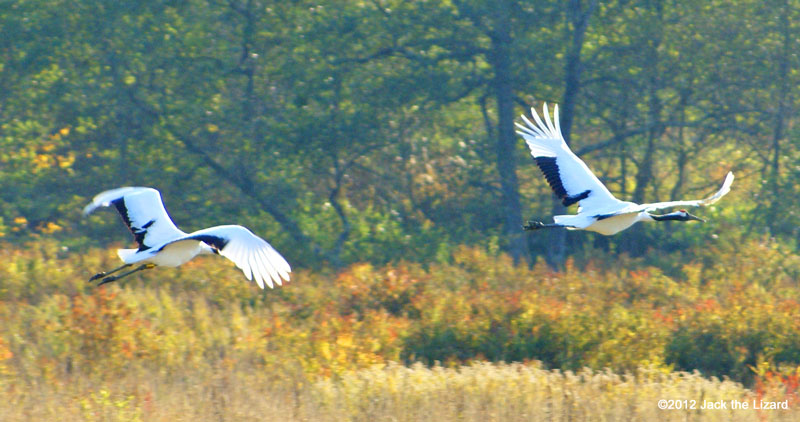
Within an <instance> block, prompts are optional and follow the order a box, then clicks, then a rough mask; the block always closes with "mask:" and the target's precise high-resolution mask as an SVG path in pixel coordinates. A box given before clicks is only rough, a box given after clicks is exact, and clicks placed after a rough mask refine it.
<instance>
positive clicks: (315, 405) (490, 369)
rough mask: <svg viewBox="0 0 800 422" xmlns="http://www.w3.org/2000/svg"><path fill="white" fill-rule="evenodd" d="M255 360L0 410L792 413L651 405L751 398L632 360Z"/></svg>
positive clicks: (90, 414)
mask: <svg viewBox="0 0 800 422" xmlns="http://www.w3.org/2000/svg"><path fill="white" fill-rule="evenodd" d="M253 369H254V368H226V367H225V365H218V366H217V367H216V368H214V369H212V370H209V371H203V370H199V371H197V372H186V373H174V374H165V373H131V374H127V375H126V376H123V377H121V378H119V379H115V380H111V381H106V382H102V383H93V382H89V381H88V380H87V379H82V378H74V379H70V380H69V381H68V382H65V383H63V384H61V385H44V384H36V383H34V384H30V385H20V384H17V385H16V386H14V387H10V386H8V385H6V386H5V387H4V389H3V390H2V392H3V393H2V400H0V420H2V421H7V422H16V421H51V420H52V421H55V420H58V421H64V422H71V421H154V422H160V421H165V422H166V421H169V422H178V421H271V420H275V421H323V422H324V421H365V422H366V421H387V422H390V421H391V422H401V421H476V422H478V421H512V422H513V421H623V420H624V421H655V420H659V421H686V420H691V421H795V420H800V407H798V406H797V405H796V403H795V402H794V400H793V398H792V397H786V396H785V394H784V391H783V390H782V388H781V387H780V386H778V385H775V386H772V387H774V388H773V389H771V390H769V391H767V392H766V393H765V395H764V396H763V397H762V398H761V399H762V400H789V405H790V409H789V410H761V411H759V410H752V409H748V410H733V409H730V404H728V407H729V409H727V410H699V409H695V410H685V409H684V410H660V409H659V408H658V401H659V400H661V399H672V400H688V401H691V400H696V401H698V403H697V407H699V406H700V405H701V404H702V401H703V400H707V401H718V400H723V401H725V402H728V403H729V402H730V401H731V400H740V401H752V400H754V399H756V394H755V393H754V392H753V391H750V390H748V389H745V388H744V387H742V386H741V385H740V384H738V383H734V382H730V381H719V380H716V379H711V380H709V379H706V378H703V377H701V376H699V375H696V374H688V373H665V372H663V371H661V370H656V369H646V368H643V369H639V370H638V371H636V372H635V373H630V374H625V375H619V374H615V373H612V372H610V371H604V372H602V371H601V372H598V371H592V370H589V369H586V370H583V371H580V372H577V373H573V372H561V371H557V370H545V369H542V368H541V367H540V366H539V365H537V364H535V363H532V364H502V363H500V364H491V363H474V364H471V365H467V366H461V367H457V368H444V367H433V368H428V367H425V366H422V365H419V364H418V365H414V366H412V367H407V366H403V365H399V364H389V365H385V366H383V365H381V366H380V367H379V366H376V367H374V368H368V369H363V370H359V371H352V372H346V373H344V374H343V375H341V376H337V377H330V378H320V379H318V380H316V381H311V382H309V381H306V380H305V379H304V378H303V377H302V376H299V377H297V378H284V379H280V380H275V379H273V380H270V381H265V380H266V379H268V378H269V376H268V374H259V373H258V372H256V371H254V370H253Z"/></svg>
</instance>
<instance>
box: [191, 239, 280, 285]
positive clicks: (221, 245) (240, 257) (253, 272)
mask: <svg viewBox="0 0 800 422" xmlns="http://www.w3.org/2000/svg"><path fill="white" fill-rule="evenodd" d="M184 239H196V240H200V241H202V242H204V243H206V244H207V245H209V246H211V247H212V248H213V249H214V250H216V251H217V252H218V253H219V254H220V255H222V256H224V257H226V258H228V259H230V260H231V261H233V262H234V263H235V264H236V266H237V267H239V268H240V269H241V270H242V272H244V275H245V277H247V279H248V280H253V279H255V281H256V283H258V287H261V288H262V289H263V288H264V284H265V283H266V285H267V286H269V287H270V288H272V287H273V282H274V283H275V284H277V285H279V286H280V285H281V284H282V283H283V280H285V281H289V273H290V272H291V271H292V269H291V267H289V263H287V262H286V260H285V259H283V257H282V256H281V254H279V253H278V251H276V250H275V249H274V248H273V247H272V246H270V244H269V243H267V241H266V240H264V239H262V238H260V237H258V236H256V235H255V234H253V232H251V231H250V230H248V229H247V228H245V227H242V226H217V227H211V228H208V229H203V230H198V231H196V232H194V233H192V234H190V235H188V236H187V237H186V238H184ZM184 239H181V240H184Z"/></svg>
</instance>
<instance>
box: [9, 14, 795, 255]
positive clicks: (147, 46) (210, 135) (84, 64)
mask: <svg viewBox="0 0 800 422" xmlns="http://www.w3.org/2000/svg"><path fill="white" fill-rule="evenodd" d="M576 4H577V5H581V4H583V2H579V3H574V2H573V3H569V2H555V1H546V2H539V3H537V4H536V5H533V4H516V2H500V3H492V2H485V1H462V2H449V1H422V2H420V1H410V2H409V1H394V0H392V1H380V2H378V1H375V2H353V1H346V0H342V1H336V2H333V3H331V4H329V5H318V4H316V3H314V2H307V1H299V2H289V3H287V2H274V1H252V2H244V1H230V2H206V1H201V0H192V1H186V2H178V3H176V2H163V1H143V2H139V3H138V6H137V7H129V6H126V5H124V4H111V3H103V2H85V3H81V4H75V5H73V4H69V5H66V4H65V3H64V2H62V1H53V2H32V3H26V4H24V5H23V4H14V5H10V6H8V7H3V8H0V28H2V29H0V32H2V37H0V39H2V40H3V43H4V44H3V45H4V46H5V47H3V49H2V51H3V53H2V60H0V100H2V103H3V107H2V108H1V109H0V169H1V170H0V185H2V186H3V190H2V192H0V237H2V238H5V239H8V240H9V241H13V242H25V241H30V240H36V239H38V238H41V237H49V236H55V237H57V238H58V239H60V240H61V241H62V242H64V244H67V245H69V246H88V245H97V244H99V243H104V242H114V241H118V240H122V239H123V238H127V237H123V236H126V235H127V234H126V233H125V232H124V230H123V229H121V228H120V227H119V223H118V221H117V220H116V219H115V218H113V217H109V216H107V215H98V216H92V217H91V218H89V219H86V220H81V219H80V216H79V210H80V209H81V207H82V206H83V205H84V204H85V203H87V202H88V200H89V199H90V198H91V197H92V195H94V194H96V193H97V192H99V191H101V190H103V189H106V188H110V187H116V186H122V185H149V186H154V187H157V188H159V189H160V190H162V192H163V193H164V197H165V201H166V204H167V207H168V208H169V209H170V211H171V213H172V215H173V217H175V219H176V220H177V222H178V223H179V224H181V223H183V224H182V225H183V226H186V224H185V222H187V221H193V222H194V221H196V222H197V226H194V227H187V229H196V228H200V227H204V226H208V225H213V224H224V223H242V224H246V225H248V226H249V227H252V228H253V229H254V230H255V231H256V232H257V233H259V234H260V235H263V236H264V237H266V238H268V239H269V240H270V241H271V242H273V243H274V244H275V245H276V246H277V247H278V249H279V250H281V251H287V252H286V254H287V255H288V257H289V260H290V262H292V263H294V264H296V265H300V266H303V267H308V268H312V267H316V266H322V265H324V263H325V262H328V263H331V264H333V265H335V266H337V267H340V268H341V267H344V266H346V265H348V264H352V263H358V262H365V261H367V262H371V263H373V264H377V265H381V264H384V263H387V262H399V261H403V260H410V261H416V262H420V263H427V262H429V261H430V260H432V259H433V258H434V257H435V258H436V259H437V260H439V261H444V260H446V259H449V255H450V253H451V252H452V251H453V250H455V249H456V248H457V247H458V246H459V245H464V244H466V245H485V244H487V239H494V240H493V241H494V242H496V244H497V246H498V247H500V248H501V249H506V248H507V247H508V245H509V242H511V241H512V239H511V238H512V237H513V236H508V235H507V233H506V234H503V233H504V232H505V229H504V227H505V226H507V225H509V224H511V223H510V222H508V221H506V216H507V213H506V211H505V208H506V207H507V206H508V204H505V203H504V194H503V193H502V191H503V189H504V187H503V183H505V182H503V181H502V180H500V178H499V174H498V169H497V166H498V163H497V162H496V158H497V154H498V151H497V148H496V145H495V140H496V138H497V137H498V136H499V135H498V134H499V132H500V129H501V128H499V127H498V121H499V120H498V108H499V107H498V104H497V100H496V99H495V95H494V89H495V86H496V84H495V83H494V82H492V81H493V80H494V78H495V77H496V71H497V69H496V62H495V60H496V58H497V57H498V56H497V55H498V54H500V53H501V52H498V51H495V50H496V49H497V48H499V47H498V45H502V46H503V48H506V50H507V51H505V50H504V51H505V52H504V54H507V55H508V56H509V60H510V64H509V66H510V73H511V75H510V76H509V78H510V81H509V83H510V84H511V90H512V91H513V94H514V95H515V96H516V98H517V100H518V101H517V102H516V104H515V107H516V108H515V110H514V113H522V112H524V110H523V108H524V107H521V106H522V105H535V104H538V103H539V102H540V101H542V100H548V101H551V102H552V101H561V100H562V99H563V96H564V92H563V91H564V90H565V89H566V88H565V87H564V86H563V85H564V83H563V81H564V80H565V77H566V76H565V72H566V66H565V60H567V57H568V56H569V55H570V52H572V51H573V50H572V49H573V48H576V47H575V46H573V44H572V43H573V41H574V40H573V39H572V36H573V35H574V34H573V31H574V30H575V28H572V27H571V26H574V25H572V24H569V23H568V22H570V19H571V17H573V16H574V13H575V12H576V10H573V8H574V7H576ZM584 6H585V5H584ZM723 6H726V7H723ZM727 6H728V5H727V4H725V5H722V4H717V3H715V2H711V3H708V2H696V1H690V2H681V3H675V4H669V5H662V6H656V4H655V3H649V2H633V3H630V4H629V3H627V2H617V1H611V2H598V4H597V7H596V8H595V9H591V11H592V13H591V14H590V16H588V26H587V28H586V32H585V34H584V37H583V39H582V41H581V42H582V45H581V49H580V51H581V54H580V57H578V59H580V61H581V66H580V68H581V69H582V70H581V73H580V79H581V80H579V81H577V82H578V86H579V88H580V89H579V92H578V93H577V94H576V95H577V97H576V109H575V114H574V117H575V119H574V124H573V125H572V131H571V139H570V142H571V144H572V145H573V147H574V148H575V149H576V150H577V151H581V150H585V149H587V148H588V150H586V151H587V152H586V153H585V154H581V155H582V157H583V158H584V159H586V161H587V162H588V163H589V165H590V167H591V168H592V169H593V170H594V171H595V172H596V173H598V175H599V176H600V178H601V179H602V180H603V181H604V182H606V183H607V184H608V185H609V188H610V189H611V191H612V192H613V193H614V194H618V195H619V196H620V197H621V198H622V199H631V198H634V199H637V200H648V201H649V200H666V199H672V198H679V197H684V196H686V197H689V196H701V195H702V194H705V193H707V192H709V191H710V190H712V189H713V187H714V186H713V185H714V184H716V183H717V181H719V180H721V179H722V176H723V175H724V174H725V172H727V171H728V170H730V169H733V170H735V172H736V174H737V180H736V182H735V183H734V191H733V192H732V193H731V195H729V196H728V197H727V198H725V200H724V202H723V203H720V205H719V207H718V209H716V210H704V211H702V212H700V214H701V215H703V216H704V217H709V220H711V221H713V223H709V224H706V225H705V226H704V227H699V225H693V226H692V227H691V228H692V230H688V229H686V227H687V226H686V225H682V226H680V228H681V230H676V228H677V227H678V226H677V225H674V224H673V225H657V226H656V225H654V226H653V227H649V228H644V227H641V228H639V227H637V228H633V229H631V231H630V232H629V233H626V234H624V235H621V236H616V237H613V238H608V239H604V240H600V241H595V238H594V237H592V236H591V235H589V236H586V235H582V236H581V237H579V238H578V237H571V238H570V239H571V240H570V242H571V245H570V247H569V249H568V251H569V252H570V254H571V255H572V256H573V257H575V258H576V259H579V260H580V259H581V254H582V253H583V251H584V250H585V249H586V248H587V247H589V243H596V245H595V246H596V247H598V248H600V249H601V250H602V251H604V252H611V251H614V252H625V253H628V254H631V255H637V254H639V253H640V252H643V248H640V247H639V245H643V244H647V245H658V246H659V247H660V248H662V250H667V251H670V252H671V251H675V250H681V249H693V248H694V247H701V246H703V245H708V244H709V243H710V240H709V238H710V237H712V236H713V235H715V234H718V233H719V232H720V231H734V232H735V233H736V234H737V236H741V238H742V239H754V238H759V237H760V236H761V235H762V234H763V233H764V232H767V231H768V232H769V234H770V235H771V236H773V237H779V238H782V239H784V240H786V239H790V240H792V241H794V240H796V237H797V236H796V233H795V228H796V227H797V224H796V223H797V216H796V213H795V212H794V211H793V210H795V209H797V208H798V206H797V203H796V202H795V201H794V198H797V197H798V195H795V194H794V193H796V191H797V188H798V187H797V183H796V180H797V177H796V176H797V170H796V169H795V168H794V167H793V166H792V164H791V163H793V162H796V161H797V157H798V149H797V145H796V144H797V143H796V142H794V141H793V140H794V139H795V138H796V134H797V133H796V131H795V130H794V129H792V128H793V127H794V126H796V125H793V120H794V116H795V115H796V114H797V113H794V112H793V110H795V109H796V108H797V107H796V103H797V101H798V99H800V96H798V95H794V93H793V92H794V90H796V87H797V86H800V84H798V83H797V80H796V79H797V72H795V71H794V70H795V69H796V68H797V67H798V64H797V59H796V57H794V56H792V54H790V52H791V51H794V50H795V48H793V46H795V44H796V39H795V38H796V37H793V36H792V34H794V33H795V32H796V29H797V28H796V26H797V23H796V22H798V21H800V20H798V19H792V16H794V15H796V14H797V10H796V8H795V7H793V6H792V2H790V3H789V4H788V5H785V6H784V5H780V7H775V8H770V7H765V6H764V5H763V4H762V2H753V1H739V2H736V4H735V5H733V6H731V7H727ZM783 9H786V10H783ZM582 10H583V11H584V12H585V11H587V9H586V8H584V9H582ZM721 10H725V12H724V13H723V12H721ZM490 11H491V12H492V13H489V12H490ZM495 11H496V12H498V14H495V13H494V12H495ZM500 12H504V13H505V12H508V13H507V16H508V24H509V31H510V32H509V36H510V39H509V40H507V42H505V43H498V42H497V40H495V39H493V36H495V35H493V34H494V32H493V31H492V30H491V28H493V26H494V25H496V22H495V19H499V18H498V16H501V15H503V13H500ZM784 12H785V13H784ZM782 16H787V18H786V20H782V19H783V18H782ZM731 52H737V54H733V53H731ZM763 63H774V64H775V65H774V66H764V65H763ZM532 70H535V71H532ZM772 105H775V106H774V107H773V106H772ZM509 125H510V123H509ZM505 129H509V128H505ZM597 145H600V146H602V148H594V147H595V146H597ZM512 155H513V156H514V158H515V161H518V162H519V165H518V166H517V170H516V175H515V176H516V177H517V178H518V179H519V181H520V185H519V190H520V192H519V193H520V195H521V196H522V210H521V212H522V214H523V215H524V216H525V217H524V218H528V217H537V218H539V217H541V218H544V217H545V216H547V215H549V214H550V213H551V201H550V196H551V195H550V191H549V188H548V187H547V186H546V183H545V182H544V180H543V178H542V177H541V174H540V173H539V171H538V169H537V168H536V167H535V166H534V165H533V163H532V162H531V161H530V160H529V156H528V152H527V151H526V148H525V146H524V144H523V143H522V142H517V143H516V145H515V148H514V149H513V151H512ZM190 217H191V218H190ZM519 223H520V224H521V223H522V221H520V222H519ZM546 243H547V242H545V241H542V240H541V239H540V238H532V239H530V241H529V242H528V244H529V246H530V247H531V249H532V250H531V255H530V258H531V259H530V260H531V261H535V259H536V256H538V255H541V254H545V253H547V251H548V248H549V247H550V245H548V244H546ZM660 267H663V266H661V265H660Z"/></svg>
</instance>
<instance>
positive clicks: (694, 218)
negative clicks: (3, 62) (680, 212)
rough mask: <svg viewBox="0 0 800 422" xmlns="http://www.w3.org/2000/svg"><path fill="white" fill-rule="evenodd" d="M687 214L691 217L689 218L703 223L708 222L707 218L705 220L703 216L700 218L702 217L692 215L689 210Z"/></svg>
mask: <svg viewBox="0 0 800 422" xmlns="http://www.w3.org/2000/svg"><path fill="white" fill-rule="evenodd" d="M686 216H687V217H689V220H696V221H699V222H701V223H705V222H706V220H703V219H702V218H700V217H698V216H696V215H691V214H689V213H688V212H687V213H686Z"/></svg>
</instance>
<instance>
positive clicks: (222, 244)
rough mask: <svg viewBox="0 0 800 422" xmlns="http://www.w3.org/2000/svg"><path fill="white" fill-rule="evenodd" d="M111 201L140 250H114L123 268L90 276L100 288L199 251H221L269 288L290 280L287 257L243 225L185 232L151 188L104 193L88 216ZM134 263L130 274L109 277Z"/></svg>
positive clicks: (172, 264)
mask: <svg viewBox="0 0 800 422" xmlns="http://www.w3.org/2000/svg"><path fill="white" fill-rule="evenodd" d="M111 205H113V206H114V207H115V208H116V209H117V211H118V212H119V214H120V216H122V221H123V222H124V223H125V225H127V226H128V229H130V231H131V233H132V234H133V237H134V240H135V241H136V243H137V244H138V245H139V248H138V249H118V250H117V255H118V256H119V257H120V259H122V261H123V262H124V263H125V264H124V265H122V266H121V267H118V268H115V269H113V270H110V271H107V272H101V273H98V274H96V275H94V276H93V277H92V278H90V279H89V281H93V280H97V279H99V278H102V280H101V281H100V283H99V284H98V286H100V285H103V284H106V283H110V282H112V281H116V280H119V279H120V278H122V277H125V276H127V275H130V274H133V273H135V272H137V271H142V270H146V269H150V268H154V267H156V266H165V267H177V266H179V265H182V264H184V263H186V262H187V261H189V260H191V259H192V258H194V257H195V256H197V255H200V254H217V255H222V256H224V257H225V258H228V259H230V260H231V261H233V262H234V264H236V266H237V267H239V268H240V269H241V270H242V272H244V275H245V277H247V279H248V280H255V281H256V283H257V284H258V287H261V288H262V289H263V288H264V285H265V284H266V285H267V286H269V287H270V288H272V287H273V285H274V284H277V285H279V286H280V285H281V284H282V281H289V273H290V272H291V271H292V270H291V268H290V267H289V264H288V263H287V262H286V260H285V259H284V258H283V257H282V256H281V254H279V253H278V251H276V250H275V249H274V248H273V247H272V246H270V244H269V243H267V242H266V241H265V240H264V239H262V238H260V237H258V236H256V235H255V234H253V232H251V231H250V230H248V229H247V228H245V227H242V226H236V225H228V226H216V227H211V228H207V229H203V230H198V231H196V232H194V233H184V232H183V231H181V230H179V229H178V228H177V227H176V226H175V224H174V223H173V222H172V219H170V217H169V214H167V210H166V209H165V208H164V203H163V202H161V194H160V193H159V192H158V191H157V190H155V189H152V188H143V187H125V188H118V189H112V190H109V191H105V192H102V193H100V194H98V195H97V196H95V197H94V199H93V200H92V202H91V203H90V204H89V205H87V206H86V208H84V209H83V214H84V215H88V214H89V213H91V212H92V211H94V210H95V209H97V208H99V207H108V206H111ZM134 264H140V265H139V266H137V267H136V268H134V269H133V270H130V271H128V272H125V273H122V274H119V275H112V274H113V273H116V272H118V271H121V270H123V269H125V268H128V267H130V266H132V265H134Z"/></svg>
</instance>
